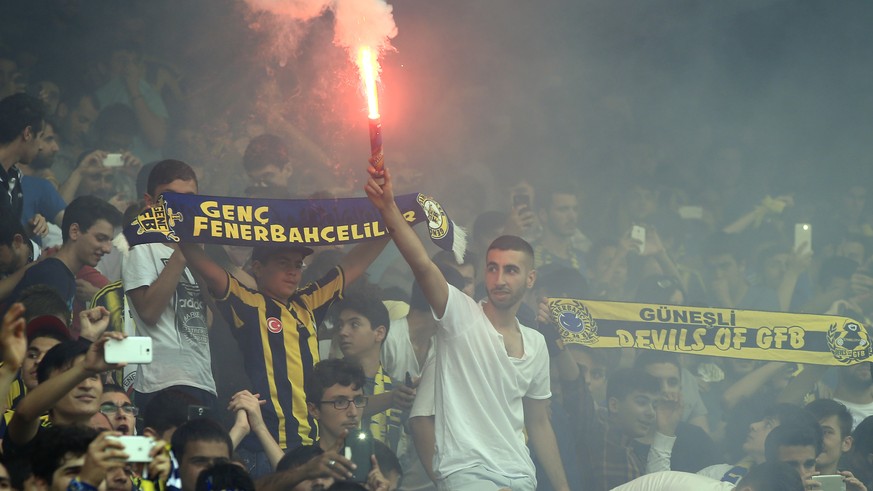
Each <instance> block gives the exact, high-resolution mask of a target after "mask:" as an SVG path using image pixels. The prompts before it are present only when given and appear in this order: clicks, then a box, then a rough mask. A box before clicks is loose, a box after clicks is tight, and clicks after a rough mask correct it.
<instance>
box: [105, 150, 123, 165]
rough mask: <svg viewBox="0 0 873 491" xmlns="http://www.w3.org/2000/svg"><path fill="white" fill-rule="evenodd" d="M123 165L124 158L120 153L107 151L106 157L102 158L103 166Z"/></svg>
mask: <svg viewBox="0 0 873 491" xmlns="http://www.w3.org/2000/svg"><path fill="white" fill-rule="evenodd" d="M123 166H124V158H122V156H121V154H120V153H107V154H106V158H105V159H103V167H123Z"/></svg>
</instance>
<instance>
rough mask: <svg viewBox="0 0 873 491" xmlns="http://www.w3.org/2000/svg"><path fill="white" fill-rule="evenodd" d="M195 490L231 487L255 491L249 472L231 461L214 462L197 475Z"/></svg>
mask: <svg viewBox="0 0 873 491" xmlns="http://www.w3.org/2000/svg"><path fill="white" fill-rule="evenodd" d="M194 489H195V491H212V490H223V489H228V490H230V489H232V490H234V491H255V483H254V481H252V478H251V476H249V473H248V472H246V471H245V469H243V468H242V467H240V466H239V465H237V464H234V463H232V462H223V463H220V464H215V465H213V466H212V467H210V468H208V469H205V470H203V472H201V473H200V475H199V476H197V484H195V486H194Z"/></svg>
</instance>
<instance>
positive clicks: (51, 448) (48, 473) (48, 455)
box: [30, 425, 98, 484]
mask: <svg viewBox="0 0 873 491" xmlns="http://www.w3.org/2000/svg"><path fill="white" fill-rule="evenodd" d="M97 435H98V432H97V430H94V429H91V428H88V427H87V426H81V425H72V426H67V425H63V426H52V427H50V428H45V429H44V430H42V431H40V432H39V433H37V435H36V438H35V439H34V441H33V451H32V452H31V454H30V467H31V469H32V470H33V475H34V476H36V477H38V478H40V479H42V480H44V481H45V482H47V483H48V484H52V475H53V474H54V473H55V471H56V470H58V468H59V467H60V466H61V465H63V463H64V458H65V457H66V456H67V454H72V455H75V456H77V457H78V456H80V455H85V454H86V453H87V452H88V445H90V444H91V442H92V441H94V439H95V438H97Z"/></svg>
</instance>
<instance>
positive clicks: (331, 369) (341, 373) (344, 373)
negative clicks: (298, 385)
mask: <svg viewBox="0 0 873 491" xmlns="http://www.w3.org/2000/svg"><path fill="white" fill-rule="evenodd" d="M366 381H367V377H366V376H365V375H364V369H363V368H361V365H358V364H356V363H352V362H351V361H349V360H346V359H344V358H336V359H331V360H322V361H320V362H318V363H316V364H315V367H314V368H313V369H312V376H311V377H310V379H309V384H307V386H306V402H311V403H313V404H318V403H319V401H321V398H322V397H324V391H325V390H327V389H329V388H330V387H333V386H334V385H342V386H344V387H349V386H350V387H352V388H353V389H363V388H364V384H365V383H366Z"/></svg>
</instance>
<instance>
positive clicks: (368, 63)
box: [358, 46, 379, 119]
mask: <svg viewBox="0 0 873 491" xmlns="http://www.w3.org/2000/svg"><path fill="white" fill-rule="evenodd" d="M358 69H359V70H360V71H361V79H363V81H364V90H365V91H366V93H367V108H368V110H369V112H370V113H369V117H370V119H378V118H379V98H378V96H377V94H376V75H377V73H378V71H379V68H378V62H377V61H376V58H375V56H374V55H373V52H372V51H371V50H370V48H369V47H368V46H362V47H361V49H360V50H358Z"/></svg>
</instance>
